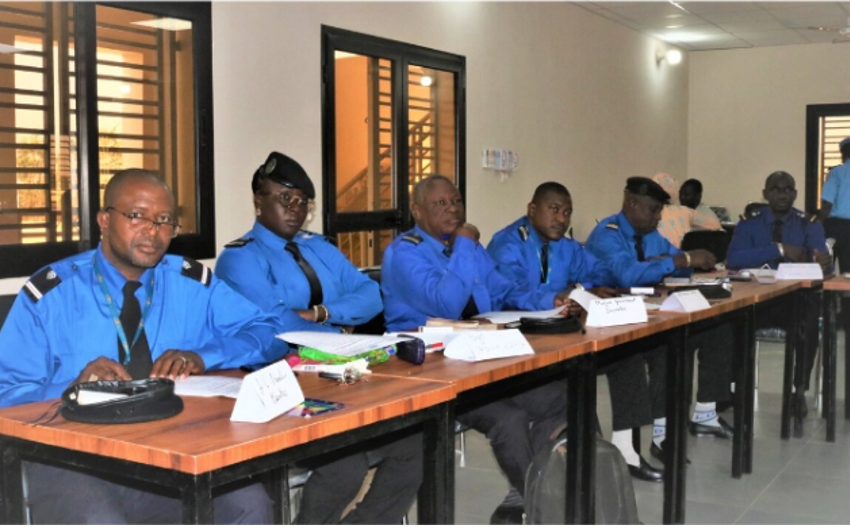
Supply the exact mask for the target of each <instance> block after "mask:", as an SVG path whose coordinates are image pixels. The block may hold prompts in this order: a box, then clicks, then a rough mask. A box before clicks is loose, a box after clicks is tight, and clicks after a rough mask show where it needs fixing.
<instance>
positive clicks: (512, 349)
mask: <svg viewBox="0 0 850 527" xmlns="http://www.w3.org/2000/svg"><path fill="white" fill-rule="evenodd" d="M444 353H445V355H446V357H448V358H450V359H456V360H464V361H468V362H478V361H481V360H489V359H501V358H504V357H516V356H518V355H533V354H534V349H532V347H531V344H529V343H528V341H527V340H526V339H525V336H523V334H522V333H520V331H519V330H518V329H503V330H499V331H464V332H462V333H459V334H458V335H457V336H456V337H455V338H454V339H452V341H451V342H449V343H448V344H447V345H446V351H445V352H444Z"/></svg>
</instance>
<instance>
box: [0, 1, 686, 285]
mask: <svg viewBox="0 0 850 527" xmlns="http://www.w3.org/2000/svg"><path fill="white" fill-rule="evenodd" d="M212 14H213V83H214V84H213V90H214V95H213V96H214V100H215V103H214V104H215V107H214V111H215V150H216V153H215V167H216V173H215V182H216V184H215V193H216V207H217V209H216V210H217V220H216V229H217V245H218V247H219V249H220V248H221V247H222V246H223V245H224V244H225V243H227V242H228V241H229V240H232V239H234V238H237V237H239V236H240V235H241V234H242V233H244V232H245V231H246V230H247V229H248V228H249V227H250V226H251V224H252V222H253V214H252V206H251V194H250V178H251V175H252V174H253V172H254V170H255V169H256V167H257V166H259V165H260V164H261V163H262V162H263V161H264V160H265V157H266V155H267V154H268V152H269V151H270V150H273V149H276V150H280V151H282V152H284V153H287V154H288V155H291V156H292V157H294V158H295V159H297V160H298V161H299V162H300V163H301V164H302V165H303V166H304V167H305V169H306V170H307V171H308V173H309V174H310V175H311V177H312V178H313V181H314V183H317V187H320V186H321V174H322V162H321V84H320V46H321V45H320V34H321V33H320V25H321V24H327V25H331V26H335V27H339V28H343V29H349V30H353V31H358V32H362V33H366V34H370V35H375V36H380V37H385V38H390V39H395V40H401V41H405V42H409V43H412V44H417V45H421V46H426V47H431V48H435V49H439V50H441V51H446V52H451V53H456V54H460V55H463V56H465V57H466V61H467V153H468V159H467V198H468V199H467V215H468V218H469V220H470V221H471V222H473V223H475V224H477V225H478V226H479V227H480V229H481V231H482V235H483V240H484V241H485V242H486V241H488V240H489V239H490V237H491V236H492V234H493V233H494V232H495V231H496V230H498V229H500V228H501V227H503V226H504V225H506V224H507V223H509V222H511V221H513V220H514V219H516V218H517V217H519V216H520V215H522V214H524V211H525V206H526V204H527V203H528V201H529V200H530V198H531V194H532V192H533V190H534V188H535V187H536V186H537V185H538V184H539V183H542V182H544V181H548V180H558V181H561V182H563V183H564V184H566V185H567V187H568V188H569V189H570V191H571V192H572V194H573V198H574V202H575V209H576V211H575V215H574V217H573V225H574V228H575V234H576V237H577V238H579V239H585V238H586V237H587V235H588V234H589V232H590V230H591V229H592V227H593V225H594V224H595V221H594V220H595V219H600V218H602V217H604V216H606V215H609V214H612V213H614V212H616V211H617V210H618V209H619V206H620V201H621V198H622V194H621V192H622V189H623V186H624V184H625V179H626V178H627V177H628V176H630V175H635V174H645V175H652V174H653V173H654V172H656V171H666V172H671V173H673V174H681V173H683V172H684V169H685V167H686V160H687V152H686V148H687V111H688V89H687V86H688V73H687V71H688V58H687V57H686V58H685V61H684V62H683V63H682V64H680V65H679V66H677V67H675V68H671V67H669V66H668V65H667V64H662V65H660V66H659V65H658V64H656V62H655V54H656V52H657V51H661V50H663V49H666V48H665V46H664V45H663V44H662V43H660V42H658V41H655V40H653V39H651V38H649V37H646V36H644V35H641V34H639V33H637V32H635V31H632V30H631V29H628V28H626V27H625V26H621V25H618V24H615V23H614V22H611V21H608V20H605V19H603V18H601V17H598V16H596V15H593V14H592V13H590V12H588V11H586V10H584V9H582V8H581V7H578V6H575V5H570V4H565V3H557V2H552V3H549V2H546V3H526V2H521V3H507V2H489V3H472V2H446V3H437V2H416V3H398V2H380V3H366V2H344V3H325V2H315V3H314V2H306V3H295V2H285V3H245V2H238V3H236V2H234V3H227V2H214V3H213V7H212ZM483 148H508V149H513V150H516V151H517V152H519V154H520V163H521V165H520V170H519V171H518V172H516V173H515V174H514V175H513V176H511V178H510V179H509V180H508V181H506V182H504V183H500V182H499V178H498V176H496V175H494V174H493V173H492V172H489V171H484V170H483V169H481V168H480V155H481V150H482V149H483ZM319 192H320V193H321V190H319ZM317 201H318V202H319V203H321V195H320V196H318V200H317ZM320 212H321V211H317V213H320ZM319 218H320V216H317V218H316V219H315V220H314V221H313V222H312V224H310V225H308V226H307V228H310V229H313V230H320V229H321V221H320V220H319ZM23 282H24V279H9V280H0V294H4V293H13V292H16V291H17V290H18V289H19V288H20V286H21V285H22V284H23Z"/></svg>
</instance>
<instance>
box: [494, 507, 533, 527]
mask: <svg viewBox="0 0 850 527" xmlns="http://www.w3.org/2000/svg"><path fill="white" fill-rule="evenodd" d="M523 514H525V509H523V508H522V506H519V505H517V506H507V505H499V506H498V507H496V510H494V511H493V514H492V515H490V525H522V515H523Z"/></svg>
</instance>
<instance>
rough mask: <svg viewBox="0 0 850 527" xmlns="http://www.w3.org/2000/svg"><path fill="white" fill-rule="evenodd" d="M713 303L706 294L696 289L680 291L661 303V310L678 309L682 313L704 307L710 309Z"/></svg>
mask: <svg viewBox="0 0 850 527" xmlns="http://www.w3.org/2000/svg"><path fill="white" fill-rule="evenodd" d="M710 307H711V304H709V303H708V300H706V299H705V296H704V295H703V294H702V293H701V292H700V291H698V290H696V289H691V290H688V291H679V292H678V293H673V294H672V295H670V296H668V297H667V299H665V300H664V302H663V303H662V304H661V311H678V312H680V313H693V312H694V311H700V310H702V309H708V308H710Z"/></svg>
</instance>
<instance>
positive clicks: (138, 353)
mask: <svg viewBox="0 0 850 527" xmlns="http://www.w3.org/2000/svg"><path fill="white" fill-rule="evenodd" d="M141 286H142V284H141V282H134V281H132V280H130V281H128V282H127V283H126V284H124V288H123V289H122V291H123V293H124V303H123V304H122V305H121V315H120V316H119V320H121V326H122V327H123V328H124V335H125V336H126V337H127V345H128V346H131V348H130V362H129V364H127V373H129V374H130V376H131V377H132V378H134V379H146V378H148V377H150V374H151V368H153V362H152V361H151V349H150V347H149V346H148V338H147V336H146V335H145V331H144V329H142V332H141V333H140V334H139V338H138V340H136V343H135V344H133V342H132V341H133V337H135V336H136V331H137V330H138V328H139V324H140V323H141V321H142V308H141V306H140V305H139V299H137V298H136V294H135V293H136V290H137V289H138V288H140V287H141ZM118 360H119V361H120V362H121V364H124V361H125V360H126V352H125V351H124V345H123V344H122V343H121V339H120V338H119V339H118Z"/></svg>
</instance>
